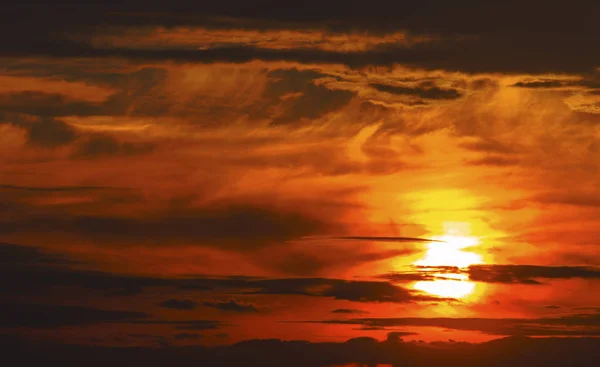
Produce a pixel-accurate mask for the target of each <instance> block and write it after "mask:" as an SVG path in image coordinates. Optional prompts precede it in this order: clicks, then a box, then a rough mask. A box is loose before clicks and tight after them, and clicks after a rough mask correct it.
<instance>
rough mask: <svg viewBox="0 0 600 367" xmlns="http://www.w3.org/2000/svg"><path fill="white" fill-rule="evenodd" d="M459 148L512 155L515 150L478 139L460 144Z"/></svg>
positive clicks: (496, 142) (494, 142)
mask: <svg viewBox="0 0 600 367" xmlns="http://www.w3.org/2000/svg"><path fill="white" fill-rule="evenodd" d="M460 146H461V147H463V148H465V149H468V150H472V151H475V152H482V153H492V154H513V153H516V149H515V148H514V147H513V146H507V145H505V144H503V143H500V142H498V141H496V140H494V139H489V138H488V139H484V138H479V139H478V140H477V141H472V142H465V143H462V144H460Z"/></svg>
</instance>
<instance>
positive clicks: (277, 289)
mask: <svg viewBox="0 0 600 367" xmlns="http://www.w3.org/2000/svg"><path fill="white" fill-rule="evenodd" d="M17 265H18V264H17ZM17 265H15V266H12V267H11V266H7V267H3V268H1V269H0V275H1V276H2V277H3V279H11V281H10V282H5V283H4V284H3V286H2V287H0V294H5V295H11V294H12V295H15V294H36V293H37V294H47V293H48V292H50V291H51V290H52V289H56V288H57V287H76V288H77V289H79V290H80V291H81V292H85V291H102V292H105V296H112V297H117V296H125V295H129V296H133V295H136V294H141V293H144V292H153V291H156V290H157V289H159V288H160V289H165V288H167V289H171V290H198V291H199V290H202V291H226V292H227V293H229V294H238V295H244V294H257V295H260V294H264V295H267V294H270V295H303V296H309V297H326V298H334V299H342V300H349V301H357V302H393V303H406V302H417V301H432V300H437V299H438V298H436V297H433V296H426V295H422V294H420V293H415V292H413V291H410V290H407V289H404V288H402V287H399V286H396V285H393V284H391V283H388V282H377V281H358V280H354V281H349V280H343V279H332V278H246V277H221V278H219V277H213V278H211V277H185V278H158V277H156V278H154V277H143V276H126V275H118V274H112V273H104V272H97V271H82V270H74V269H70V268H69V267H68V266H56V267H52V268H50V267H43V268H40V269H38V268H32V267H31V266H28V265H27V264H25V265H23V266H17ZM84 294H85V293H84ZM175 301H176V302H173V300H167V301H166V302H163V303H162V304H161V306H163V307H165V305H166V306H171V307H173V306H177V307H181V306H184V307H187V306H189V305H190V304H189V303H187V302H185V300H184V301H181V300H175ZM182 302H184V303H185V305H184V303H182ZM206 305H209V307H214V308H221V309H223V308H229V309H230V310H233V309H239V310H241V309H242V308H244V307H248V306H249V304H244V303H240V302H237V301H235V300H234V302H229V301H225V302H223V303H219V302H209V303H208V304H205V306H206ZM252 307H255V308H256V306H254V305H252ZM248 310H250V308H249V307H248Z"/></svg>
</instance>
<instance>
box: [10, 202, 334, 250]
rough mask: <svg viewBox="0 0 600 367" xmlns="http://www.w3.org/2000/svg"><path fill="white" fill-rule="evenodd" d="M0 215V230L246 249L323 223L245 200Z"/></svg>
mask: <svg viewBox="0 0 600 367" xmlns="http://www.w3.org/2000/svg"><path fill="white" fill-rule="evenodd" d="M30 209H31V210H32V211H31V212H28V213H27V215H22V216H19V215H15V216H11V217H8V218H0V234H8V233H27V232H31V231H35V232H37V233H44V232H46V233H48V232H54V233H56V232H57V231H61V232H64V233H71V234H74V235H79V236H82V237H85V238H86V239H89V240H92V241H96V242H99V243H102V244H104V245H136V244H145V245H157V246H165V245H166V244H173V243H181V242H184V243H195V244H198V245H200V246H214V247H219V248H223V247H228V248H230V249H237V250H249V249H253V248H259V247H264V246H267V245H270V244H272V243H277V242H279V243H280V241H284V240H288V239H293V238H299V237H303V236H306V235H311V234H314V233H315V232H317V231H321V230H324V229H325V228H326V227H327V224H326V223H324V222H323V221H321V220H319V219H317V218H312V217H310V216H308V215H304V214H301V213H297V212H283V211H277V210H275V209H270V208H260V207H253V206H248V205H220V206H209V207H202V208H187V207H186V208H177V209H173V210H171V209H166V210H164V211H162V212H159V213H146V216H143V217H140V216H138V217H125V216H102V215H74V214H68V213H66V212H55V213H52V214H48V213H47V212H40V213H39V214H38V213H36V212H35V210H36V209H35V208H30Z"/></svg>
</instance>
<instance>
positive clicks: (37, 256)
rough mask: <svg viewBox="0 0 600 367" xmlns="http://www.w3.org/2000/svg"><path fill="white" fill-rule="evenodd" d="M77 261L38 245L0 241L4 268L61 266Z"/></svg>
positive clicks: (0, 253)
mask: <svg viewBox="0 0 600 367" xmlns="http://www.w3.org/2000/svg"><path fill="white" fill-rule="evenodd" d="M77 263H78V262H77V261H76V260H74V259H72V258H71V257H69V256H66V255H64V254H55V253H52V252H48V251H45V250H43V249H41V248H38V247H33V246H24V245H16V244H11V243H0V265H1V266H2V268H3V269H4V270H8V269H13V268H22V267H27V268H36V267H42V268H44V267H62V266H69V265H74V264H77Z"/></svg>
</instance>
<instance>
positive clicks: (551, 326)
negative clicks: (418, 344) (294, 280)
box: [310, 314, 600, 336]
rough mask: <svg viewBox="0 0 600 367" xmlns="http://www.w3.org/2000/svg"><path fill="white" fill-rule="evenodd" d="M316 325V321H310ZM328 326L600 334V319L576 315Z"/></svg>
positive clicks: (363, 321) (345, 321) (388, 320)
mask: <svg viewBox="0 0 600 367" xmlns="http://www.w3.org/2000/svg"><path fill="white" fill-rule="evenodd" d="M310 322H315V321H310ZM316 322H317V323H325V324H342V325H361V326H367V327H380V328H386V327H399V326H413V327H437V328H444V329H452V330H464V331H479V332H482V333H484V334H490V335H519V336H552V335H565V336H568V335H577V336H598V335H600V328H599V326H600V316H598V315H589V314H574V315H567V316H560V317H543V318H537V319H535V318H532V319H515V318H445V317H435V318H420V317H400V318H357V319H342V320H324V321H316Z"/></svg>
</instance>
